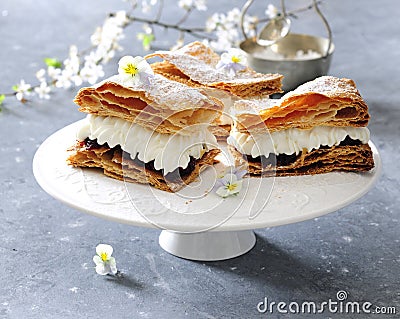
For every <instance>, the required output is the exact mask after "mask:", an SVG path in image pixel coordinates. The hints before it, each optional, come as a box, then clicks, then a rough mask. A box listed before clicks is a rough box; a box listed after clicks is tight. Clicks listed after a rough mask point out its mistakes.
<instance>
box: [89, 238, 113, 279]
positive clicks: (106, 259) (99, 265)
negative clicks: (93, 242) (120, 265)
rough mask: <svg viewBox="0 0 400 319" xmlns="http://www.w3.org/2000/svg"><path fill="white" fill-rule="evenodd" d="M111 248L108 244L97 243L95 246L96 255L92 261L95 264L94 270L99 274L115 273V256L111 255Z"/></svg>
mask: <svg viewBox="0 0 400 319" xmlns="http://www.w3.org/2000/svg"><path fill="white" fill-rule="evenodd" d="M112 253H113V248H112V247H111V246H110V245H106V244H99V245H97V247H96V255H95V256H94V257H93V262H94V263H95V264H96V272H97V273H98V274H99V275H102V276H104V275H107V274H113V275H115V274H116V273H117V264H116V262H115V258H114V257H112V256H111V255H112Z"/></svg>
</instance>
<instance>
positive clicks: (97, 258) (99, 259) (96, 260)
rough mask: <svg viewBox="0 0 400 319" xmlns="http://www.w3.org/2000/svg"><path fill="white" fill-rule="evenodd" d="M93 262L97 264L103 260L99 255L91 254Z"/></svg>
mask: <svg viewBox="0 0 400 319" xmlns="http://www.w3.org/2000/svg"><path fill="white" fill-rule="evenodd" d="M93 262H94V263H95V264H96V266H97V265H99V264H104V262H103V260H102V259H101V257H100V256H99V255H95V256H93Z"/></svg>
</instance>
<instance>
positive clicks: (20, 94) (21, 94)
mask: <svg viewBox="0 0 400 319" xmlns="http://www.w3.org/2000/svg"><path fill="white" fill-rule="evenodd" d="M13 90H14V91H15V92H16V94H15V97H16V98H17V100H18V101H21V102H23V103H24V102H26V101H27V100H26V97H27V96H29V95H31V91H32V86H31V85H30V84H28V83H25V81H24V80H21V81H20V82H19V84H17V85H14V86H13Z"/></svg>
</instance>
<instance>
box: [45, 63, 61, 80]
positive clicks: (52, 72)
mask: <svg viewBox="0 0 400 319" xmlns="http://www.w3.org/2000/svg"><path fill="white" fill-rule="evenodd" d="M60 74H61V69H60V68H55V67H54V66H49V67H48V68H47V75H48V76H49V77H50V79H52V80H55V79H57V78H58V77H59V76H60Z"/></svg>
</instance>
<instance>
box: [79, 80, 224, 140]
mask: <svg viewBox="0 0 400 319" xmlns="http://www.w3.org/2000/svg"><path fill="white" fill-rule="evenodd" d="M74 102H75V103H76V104H77V105H78V106H79V110H80V111H81V112H85V113H90V114H96V115H101V116H115V117H118V118H122V119H124V120H126V121H130V122H135V123H137V124H139V125H141V126H143V127H147V128H149V129H152V130H154V131H157V132H159V133H165V134H173V133H177V132H180V134H189V133H190V127H191V126H195V125H196V124H209V123H211V122H212V121H214V120H215V119H216V118H218V117H219V116H220V115H221V112H222V110H223V104H222V103H221V102H220V101H219V100H217V99H215V98H213V97H208V96H206V95H204V94H202V93H201V92H200V91H199V90H196V89H192V88H188V87H187V86H186V85H182V84H180V83H177V82H174V81H170V80H168V79H165V78H163V77H162V76H160V75H156V76H155V77H154V78H153V79H152V80H151V84H150V85H149V86H138V87H126V86H124V85H122V84H120V83H118V77H117V76H114V77H111V78H109V79H107V80H105V81H103V82H101V83H99V84H98V85H96V86H94V87H86V88H82V89H81V90H80V91H79V92H78V94H77V96H76V98H75V101H74ZM182 130H183V131H182Z"/></svg>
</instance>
